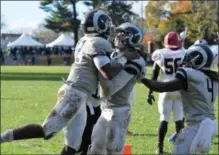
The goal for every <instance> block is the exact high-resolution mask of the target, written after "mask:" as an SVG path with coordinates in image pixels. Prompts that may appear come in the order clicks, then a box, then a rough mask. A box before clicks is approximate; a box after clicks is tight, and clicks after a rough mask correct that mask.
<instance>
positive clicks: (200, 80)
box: [176, 68, 218, 121]
mask: <svg viewBox="0 0 219 155" xmlns="http://www.w3.org/2000/svg"><path fill="white" fill-rule="evenodd" d="M176 77H177V78H179V79H182V80H184V81H185V82H186V83H187V89H186V90H181V91H180V92H181V96H182V101H183V109H184V115H185V119H186V120H187V121H202V120H204V119H205V118H211V119H215V115H214V102H215V101H216V98H217V96H218V83H217V82H216V81H214V80H212V79H210V78H209V77H208V76H207V75H205V74H204V73H203V72H201V71H198V70H195V69H192V68H180V69H178V70H177V72H176Z"/></svg>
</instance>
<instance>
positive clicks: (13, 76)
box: [1, 73, 68, 81]
mask: <svg viewBox="0 0 219 155" xmlns="http://www.w3.org/2000/svg"><path fill="white" fill-rule="evenodd" d="M67 76H68V74H66V73H1V80H34V81H37V80H38V81H45V80H46V81H47V80H48V81H61V80H62V77H64V78H66V77H67Z"/></svg>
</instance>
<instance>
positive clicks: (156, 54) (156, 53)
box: [151, 49, 162, 61]
mask: <svg viewBox="0 0 219 155" xmlns="http://www.w3.org/2000/svg"><path fill="white" fill-rule="evenodd" d="M151 59H152V60H153V61H158V60H161V59H162V50H161V49H159V50H156V51H154V52H153V53H152V56H151Z"/></svg>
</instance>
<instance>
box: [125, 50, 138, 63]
mask: <svg viewBox="0 0 219 155" xmlns="http://www.w3.org/2000/svg"><path fill="white" fill-rule="evenodd" d="M124 56H125V57H126V59H127V60H128V61H129V60H134V59H139V58H140V55H139V54H138V53H137V52H129V51H126V52H124Z"/></svg>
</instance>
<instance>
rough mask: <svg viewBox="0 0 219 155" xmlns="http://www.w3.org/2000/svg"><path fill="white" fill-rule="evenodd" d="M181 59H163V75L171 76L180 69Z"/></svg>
mask: <svg viewBox="0 0 219 155" xmlns="http://www.w3.org/2000/svg"><path fill="white" fill-rule="evenodd" d="M180 61H181V58H175V59H173V58H166V59H164V66H165V73H166V74H173V73H175V72H176V70H177V68H178V67H180Z"/></svg>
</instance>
